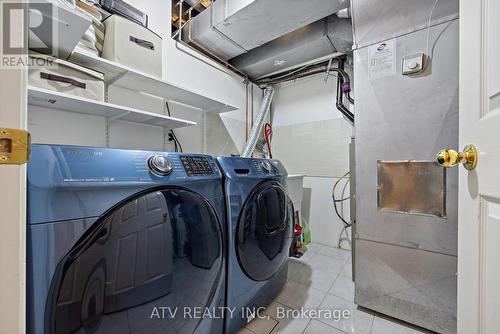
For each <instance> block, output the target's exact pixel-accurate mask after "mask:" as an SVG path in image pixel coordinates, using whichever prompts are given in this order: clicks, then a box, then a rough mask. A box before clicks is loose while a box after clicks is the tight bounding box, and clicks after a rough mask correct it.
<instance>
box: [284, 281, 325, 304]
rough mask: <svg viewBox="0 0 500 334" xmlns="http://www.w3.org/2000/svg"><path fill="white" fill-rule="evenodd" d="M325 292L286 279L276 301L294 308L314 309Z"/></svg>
mask: <svg viewBox="0 0 500 334" xmlns="http://www.w3.org/2000/svg"><path fill="white" fill-rule="evenodd" d="M324 296H325V293H324V292H322V291H320V290H317V289H314V288H312V287H308V286H307V285H303V284H300V283H298V282H295V281H288V282H287V283H286V284H285V287H284V288H283V290H282V291H281V293H280V294H279V295H278V297H276V301H277V302H279V303H281V304H284V305H286V306H288V307H291V308H294V309H300V308H302V307H303V308H305V309H316V308H318V306H319V304H321V301H322V300H323V298H324Z"/></svg>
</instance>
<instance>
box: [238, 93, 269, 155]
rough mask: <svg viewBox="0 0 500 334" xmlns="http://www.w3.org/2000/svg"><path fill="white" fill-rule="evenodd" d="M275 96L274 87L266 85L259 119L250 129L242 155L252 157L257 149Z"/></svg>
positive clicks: (258, 115)
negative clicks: (256, 146)
mask: <svg viewBox="0 0 500 334" xmlns="http://www.w3.org/2000/svg"><path fill="white" fill-rule="evenodd" d="M273 96H274V88H273V87H272V86H268V87H266V89H265V90H264V97H263V98H262V103H261V105H260V110H259V113H258V114H257V119H256V120H255V124H254V125H253V127H252V130H251V131H250V136H249V137H248V141H247V143H246V144H245V147H244V148H243V152H242V153H241V156H242V157H247V158H248V157H251V156H252V153H253V151H254V150H255V145H256V144H257V140H258V139H259V136H260V131H261V130H262V126H263V125H264V121H265V119H266V117H267V115H268V114H269V110H270V108H271V102H272V101H273Z"/></svg>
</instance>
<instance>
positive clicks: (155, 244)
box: [46, 189, 224, 334]
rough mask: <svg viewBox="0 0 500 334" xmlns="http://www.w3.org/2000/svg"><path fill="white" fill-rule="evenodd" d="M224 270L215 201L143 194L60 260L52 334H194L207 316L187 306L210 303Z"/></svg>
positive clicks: (50, 312)
mask: <svg viewBox="0 0 500 334" xmlns="http://www.w3.org/2000/svg"><path fill="white" fill-rule="evenodd" d="M222 268H223V267H222V233H221V226H220V222H219V220H218V218H217V215H216V213H215V211H214V209H213V207H212V206H211V205H210V204H209V202H207V201H206V200H205V199H203V198H202V197H201V196H200V195H198V194H196V193H193V192H191V191H188V190H184V189H166V190H162V191H154V192H150V193H147V194H141V195H140V196H137V197H135V198H133V199H130V200H128V201H127V202H126V203H123V204H122V205H119V206H118V207H116V208H115V209H114V210H112V211H111V212H110V213H109V214H107V215H106V216H105V217H103V218H102V219H100V220H99V221H98V222H96V223H95V224H94V225H93V226H92V227H91V228H90V229H89V230H88V231H87V232H86V233H85V235H84V237H83V238H82V239H81V240H80V242H79V243H78V244H77V245H76V246H75V247H74V248H73V249H72V251H71V252H70V253H69V254H68V255H67V256H66V257H65V258H64V259H63V260H62V261H61V263H59V265H58V267H57V274H56V276H55V278H54V281H53V282H52V286H51V292H50V295H49V296H50V297H49V300H48V304H47V307H48V309H47V313H46V314H47V318H46V328H47V329H48V330H47V331H46V332H48V333H103V334H104V333H106V334H109V333H178V332H183V333H192V332H194V330H195V329H196V327H197V326H198V323H199V322H200V320H201V319H200V317H185V316H184V308H188V307H189V308H191V309H193V308H194V307H199V308H200V309H202V310H203V309H204V308H205V307H209V306H210V305H211V303H212V299H213V296H214V293H215V289H216V288H217V286H218V285H219V284H218V283H219V281H220V280H221V279H222V280H223V279H224V278H223V277H221V272H222ZM222 302H223V301H222ZM216 303H219V301H218V300H217V301H216ZM222 306H223V305H222ZM175 312H176V313H175Z"/></svg>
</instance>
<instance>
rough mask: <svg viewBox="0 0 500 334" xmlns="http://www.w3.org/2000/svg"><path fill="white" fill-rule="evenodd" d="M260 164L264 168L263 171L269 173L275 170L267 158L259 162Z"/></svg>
mask: <svg viewBox="0 0 500 334" xmlns="http://www.w3.org/2000/svg"><path fill="white" fill-rule="evenodd" d="M259 166H260V168H261V169H262V171H263V172H264V173H266V174H269V173H271V172H272V171H273V165H271V163H270V162H269V161H267V160H263V161H261V162H259Z"/></svg>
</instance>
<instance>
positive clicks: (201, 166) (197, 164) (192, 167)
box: [180, 155, 214, 176]
mask: <svg viewBox="0 0 500 334" xmlns="http://www.w3.org/2000/svg"><path fill="white" fill-rule="evenodd" d="M180 160H181V162H182V165H183V166H184V170H185V171H186V174H187V175H188V176H204V175H212V174H213V173H214V171H213V169H212V167H211V166H210V163H209V162H208V159H207V158H206V157H202V156H188V155H181V156H180Z"/></svg>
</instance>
